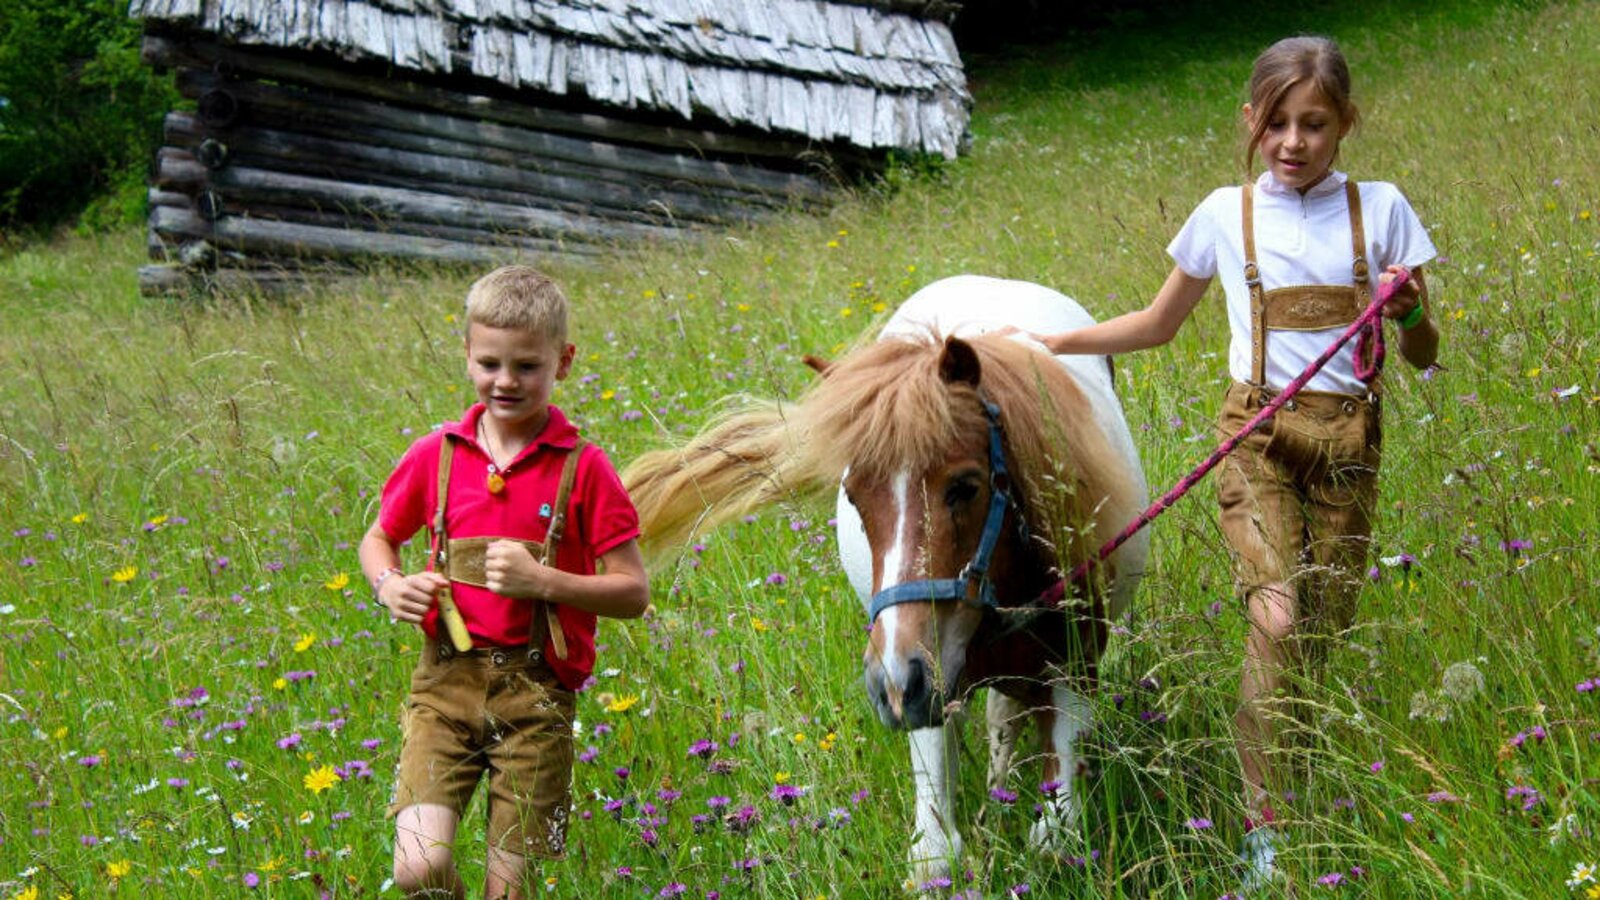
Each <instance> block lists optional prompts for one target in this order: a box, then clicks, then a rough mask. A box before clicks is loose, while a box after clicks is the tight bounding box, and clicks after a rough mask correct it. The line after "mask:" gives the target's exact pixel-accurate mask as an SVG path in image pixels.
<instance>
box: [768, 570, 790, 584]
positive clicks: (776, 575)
mask: <svg viewBox="0 0 1600 900" xmlns="http://www.w3.org/2000/svg"><path fill="white" fill-rule="evenodd" d="M788 581H789V576H787V575H785V574H783V573H782V572H773V573H772V574H770V575H768V576H767V584H770V585H772V586H773V587H781V586H782V585H784V584H787V583H788Z"/></svg>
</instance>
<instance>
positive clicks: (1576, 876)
mask: <svg viewBox="0 0 1600 900" xmlns="http://www.w3.org/2000/svg"><path fill="white" fill-rule="evenodd" d="M1595 871H1596V869H1595V864H1594V863H1578V864H1577V865H1574V866H1573V867H1572V877H1570V878H1568V879H1567V887H1568V888H1571V889H1574V890H1575V889H1577V888H1579V887H1582V886H1583V885H1586V884H1590V883H1592V882H1593V881H1594V876H1595Z"/></svg>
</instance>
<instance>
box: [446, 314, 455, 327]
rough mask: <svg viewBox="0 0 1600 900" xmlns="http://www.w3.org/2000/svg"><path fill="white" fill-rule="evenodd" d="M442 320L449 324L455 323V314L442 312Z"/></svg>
mask: <svg viewBox="0 0 1600 900" xmlns="http://www.w3.org/2000/svg"><path fill="white" fill-rule="evenodd" d="M444 320H445V322H447V323H449V324H451V325H454V324H455V323H456V314H455V313H445V314H444Z"/></svg>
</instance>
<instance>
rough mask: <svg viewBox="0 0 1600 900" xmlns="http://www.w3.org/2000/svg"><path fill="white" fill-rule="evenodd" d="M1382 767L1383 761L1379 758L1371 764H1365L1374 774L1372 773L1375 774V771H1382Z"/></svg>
mask: <svg viewBox="0 0 1600 900" xmlns="http://www.w3.org/2000/svg"><path fill="white" fill-rule="evenodd" d="M1383 767H1384V762H1383V760H1381V759H1380V760H1377V761H1376V762H1374V763H1373V764H1372V765H1370V766H1367V768H1368V769H1371V770H1372V773H1373V774H1374V775H1376V774H1377V773H1379V772H1382V771H1383Z"/></svg>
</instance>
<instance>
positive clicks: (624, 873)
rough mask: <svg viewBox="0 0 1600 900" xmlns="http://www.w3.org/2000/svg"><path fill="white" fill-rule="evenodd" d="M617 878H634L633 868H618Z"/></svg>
mask: <svg viewBox="0 0 1600 900" xmlns="http://www.w3.org/2000/svg"><path fill="white" fill-rule="evenodd" d="M617 877H618V878H623V879H627V878H632V877H633V866H617Z"/></svg>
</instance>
